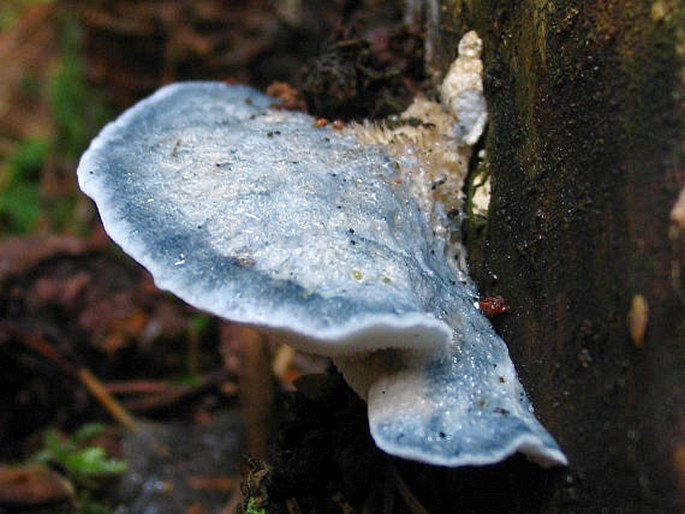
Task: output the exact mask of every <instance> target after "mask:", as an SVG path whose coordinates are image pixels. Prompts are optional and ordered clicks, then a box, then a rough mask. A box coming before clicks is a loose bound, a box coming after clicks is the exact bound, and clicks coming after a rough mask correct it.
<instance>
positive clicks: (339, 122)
mask: <svg viewBox="0 0 685 514" xmlns="http://www.w3.org/2000/svg"><path fill="white" fill-rule="evenodd" d="M344 128H345V122H344V121H343V120H335V121H334V122H333V130H342V129H344Z"/></svg>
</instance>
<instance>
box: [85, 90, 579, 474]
mask: <svg viewBox="0 0 685 514" xmlns="http://www.w3.org/2000/svg"><path fill="white" fill-rule="evenodd" d="M272 103H273V100H272V99H270V98H268V97H266V96H264V95H262V94H260V93H258V92H256V91H254V90H252V89H249V88H245V87H237V86H226V85H223V84H218V83H185V84H178V85H172V86H168V87H165V88H163V89H161V90H160V91H158V92H157V93H155V94H154V95H153V96H151V97H150V98H148V99H147V100H144V101H142V102H141V103H139V104H138V105H136V106H135V107H133V108H132V109H130V110H129V111H127V112H126V113H125V114H123V115H122V116H121V117H120V118H119V119H118V120H116V121H115V122H113V123H111V124H110V125H108V126H107V127H106V128H105V129H104V130H103V131H102V133H101V134H100V135H99V136H98V137H97V138H96V139H95V140H94V141H93V143H92V144H91V146H90V148H89V150H88V151H87V152H86V153H85V154H84V156H83V158H82V160H81V163H80V165H79V169H78V176H79V183H80V185H81V188H82V189H83V190H84V191H85V192H86V193H87V194H88V195H89V196H91V197H92V198H93V199H94V200H95V202H96V203H97V205H98V209H99V211H100V215H101V217H102V221H103V223H104V225H105V228H106V230H107V232H108V233H109V234H110V236H111V237H112V238H113V239H114V240H115V241H116V242H117V243H118V244H119V245H121V246H122V248H123V249H124V250H125V251H126V252H128V253H129V254H130V255H132V256H133V257H134V258H135V259H136V260H138V261H139V262H140V263H142V264H143V265H144V266H145V267H147V268H148V269H149V270H150V272H151V273H152V275H153V276H154V278H155V281H156V282H157V284H158V285H159V286H160V287H161V288H163V289H168V290H170V291H172V292H173V293H175V294H176V295H178V296H179V297H180V298H182V299H183V300H185V301H187V302H188V303H190V304H192V305H194V306H196V307H199V308H201V309H204V310H207V311H209V312H212V313H214V314H217V315H219V316H222V317H224V318H227V319H229V320H233V321H236V322H240V323H244V324H246V325H250V326H253V327H257V328H259V329H262V330H265V331H269V332H273V333H277V334H279V335H280V336H281V337H283V338H285V339H286V340H287V341H288V342H290V343H291V344H292V345H294V346H295V347H297V348H299V349H302V350H306V351H311V352H316V353H319V354H323V355H328V356H331V357H333V358H334V359H335V362H336V363H337V364H338V365H339V366H340V368H341V369H342V371H343V373H344V374H345V377H346V378H347V379H348V381H350V383H351V385H352V386H353V387H354V388H355V389H356V390H357V391H358V392H359V393H360V395H362V396H363V397H365V398H366V399H367V401H368V405H369V423H370V427H371V432H372V435H373V437H374V439H375V441H376V443H377V444H378V446H379V447H380V448H382V449H383V450H385V451H387V452H388V453H391V454H394V455H398V456H403V457H407V458H411V459H415V460H419V461H423V462H427V463H433V464H441V465H448V466H459V465H468V464H487V463H492V462H497V461H499V460H501V459H503V458H505V457H507V456H509V455H511V454H512V453H514V452H516V451H521V452H523V453H525V454H526V455H528V456H529V457H530V458H532V459H534V460H536V461H538V462H540V463H541V464H543V465H554V464H564V463H565V462H566V458H565V457H564V455H563V453H562V452H561V451H560V450H559V448H558V446H557V445H556V443H555V441H554V440H553V439H552V437H551V436H550V435H549V434H548V433H547V432H546V431H545V429H544V428H543V427H542V425H540V423H539V422H538V421H537V420H536V418H535V417H534V415H533V412H532V407H531V405H530V402H529V401H528V399H527V397H526V395H525V393H524V391H523V388H522V386H521V384H520V382H519V381H518V378H517V376H516V372H515V370H514V366H513V364H512V362H511V360H510V358H509V355H508V351H507V348H506V346H505V344H504V342H503V341H502V340H501V339H500V338H499V337H498V336H497V335H496V334H495V332H494V331H493V329H492V327H491V326H490V324H489V322H488V321H487V319H485V318H484V317H483V316H482V315H481V313H480V312H479V311H478V310H477V309H476V308H475V307H474V302H475V300H476V297H475V293H474V288H473V286H472V284H471V283H470V282H469V281H468V279H467V277H465V276H462V277H457V274H455V271H454V269H453V268H452V267H451V266H450V265H448V263H447V259H446V258H445V253H446V248H447V247H448V240H447V239H448V238H447V237H446V236H445V233H444V232H445V231H444V230H443V231H441V230H436V227H437V226H438V225H439V226H442V225H441V223H442V221H440V220H441V219H443V218H442V216H443V214H444V208H443V207H440V206H439V205H437V204H436V205H437V206H436V207H431V208H430V209H428V208H427V207H426V205H428V204H427V203H426V202H425V199H423V200H420V201H419V202H417V201H416V200H415V199H414V198H413V197H412V195H411V194H410V189H412V187H411V182H412V180H407V176H411V170H413V169H418V168H420V166H421V164H420V163H419V159H418V157H417V156H416V155H415V154H414V153H412V152H406V153H402V152H399V153H398V152H390V154H392V155H389V154H388V152H386V151H385V150H384V149H383V147H381V146H378V145H375V146H369V145H368V144H364V143H362V142H361V141H360V140H359V139H358V138H357V137H355V136H354V135H350V134H340V133H339V132H335V131H333V130H331V129H329V128H315V127H314V120H313V119H312V118H310V117H309V116H306V115H303V114H301V113H292V112H286V111H281V110H276V109H272V108H270V105H271V104H272ZM398 170H404V171H398ZM407 170H409V175H407V173H406V172H407ZM441 209H442V210H441ZM427 210H430V212H426V211H427ZM436 213H437V214H436ZM436 220H438V221H437V222H436ZM436 223H437V225H436ZM443 228H444V227H443Z"/></svg>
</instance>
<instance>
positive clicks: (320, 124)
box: [314, 118, 328, 128]
mask: <svg viewBox="0 0 685 514" xmlns="http://www.w3.org/2000/svg"><path fill="white" fill-rule="evenodd" d="M326 125H328V120H327V119H326V118H316V119H315V120H314V128H324V127H325V126H326Z"/></svg>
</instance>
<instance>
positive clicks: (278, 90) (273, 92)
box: [266, 82, 304, 111]
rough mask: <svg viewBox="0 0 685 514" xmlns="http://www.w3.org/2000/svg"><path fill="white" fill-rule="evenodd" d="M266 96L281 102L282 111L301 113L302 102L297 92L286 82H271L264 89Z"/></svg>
mask: <svg viewBox="0 0 685 514" xmlns="http://www.w3.org/2000/svg"><path fill="white" fill-rule="evenodd" d="M266 94H267V95H269V96H270V97H272V98H276V99H278V100H280V101H281V105H282V107H283V108H284V109H286V110H289V111H301V110H302V109H303V107H304V102H303V101H302V99H301V98H300V94H299V93H298V91H297V90H296V89H295V88H293V87H292V86H291V85H290V84H288V83H287V82H272V83H271V84H270V85H269V87H267V88H266Z"/></svg>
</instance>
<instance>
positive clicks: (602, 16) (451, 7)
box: [434, 0, 685, 512]
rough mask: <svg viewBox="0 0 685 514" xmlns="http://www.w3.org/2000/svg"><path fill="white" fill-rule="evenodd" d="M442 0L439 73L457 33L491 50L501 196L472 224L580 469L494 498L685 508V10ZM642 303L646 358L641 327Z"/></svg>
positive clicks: (513, 478)
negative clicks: (469, 33) (637, 337)
mask: <svg viewBox="0 0 685 514" xmlns="http://www.w3.org/2000/svg"><path fill="white" fill-rule="evenodd" d="M442 4H443V6H446V7H447V9H445V10H443V19H442V20H441V23H440V26H441V27H442V36H441V38H442V39H439V40H438V42H439V44H438V45H437V48H438V52H437V54H436V55H435V56H434V63H435V64H436V66H437V67H443V66H444V61H446V60H447V59H446V57H445V56H446V55H447V54H448V53H449V52H453V51H454V50H453V49H454V46H455V45H456V41H445V37H449V34H452V33H454V34H457V35H458V34H461V33H463V31H464V30H465V29H467V28H474V29H476V30H477V31H478V33H479V34H480V35H481V37H482V38H483V40H484V57H483V59H484V64H485V70H486V78H485V87H486V96H487V98H488V105H489V111H490V122H489V130H488V135H487V141H486V149H487V155H488V161H489V165H490V168H491V172H492V179H493V195H492V200H491V203H490V210H489V215H488V218H487V223H486V225H485V227H484V228H483V227H482V226H481V227H479V226H477V224H471V225H469V227H468V230H467V235H468V237H469V240H468V243H469V250H470V252H471V256H472V262H471V266H472V272H473V273H474V274H475V276H476V278H477V280H478V282H479V284H480V288H481V293H482V294H483V295H487V296H491V295H495V294H498V295H502V296H504V297H505V298H506V299H507V301H508V304H509V306H510V312H509V313H508V314H506V315H504V316H502V317H501V318H499V319H498V320H497V321H496V327H497V329H498V330H499V332H500V333H501V334H502V336H503V337H504V339H505V340H506V341H507V342H508V344H509V348H510V350H511V353H512V357H513V359H514V362H516V364H517V367H518V370H519V374H520V376H521V379H522V381H523V383H524V385H525V386H526V389H527V390H528V392H529V394H530V396H531V398H532V400H533V403H534V404H535V406H536V409H537V414H538V416H539V418H540V419H541V420H542V422H543V423H544V424H545V425H546V426H547V427H548V428H549V430H550V431H551V432H552V433H553V434H554V436H555V437H556V438H557V439H558V441H559V443H560V445H561V446H562V448H563V449H564V450H565V452H567V455H568V457H569V459H570V462H571V465H570V467H569V469H568V470H566V471H563V472H560V471H556V472H552V473H551V474H546V473H542V472H536V478H535V479H534V482H535V483H530V482H529V483H526V480H525V479H523V478H521V476H520V475H521V473H530V469H529V468H528V467H526V466H524V465H523V464H521V463H519V464H518V465H517V464H516V463H514V464H511V463H509V464H507V465H506V466H504V467H501V468H500V470H499V471H498V472H496V473H494V476H493V481H494V482H495V483H499V484H500V485H499V486H495V485H493V486H489V489H490V490H493V491H494V494H497V491H498V490H499V491H506V494H512V491H511V489H512V486H511V484H512V483H515V484H521V486H522V487H533V488H536V489H538V491H536V492H532V491H519V492H515V493H513V494H515V496H516V497H518V498H519V499H521V498H524V499H525V502H523V503H522V502H519V503H517V504H515V505H513V508H512V510H517V509H518V510H522V511H531V510H539V511H545V512H567V511H585V510H586V509H589V508H591V507H610V508H620V509H622V511H623V512H633V511H639V512H646V511H658V512H663V511H677V510H680V509H683V508H685V306H684V305H683V298H684V297H683V289H682V286H683V284H682V281H681V279H680V278H679V277H681V276H682V273H680V270H681V268H682V265H683V262H682V260H681V257H682V248H681V246H682V238H680V237H679V234H678V231H677V230H676V229H674V228H673V227H671V226H670V221H669V213H670V210H671V208H672V206H673V205H674V203H675V201H676V198H677V196H678V192H679V190H680V187H681V185H682V184H683V179H684V174H683V167H682V149H683V141H684V138H683V124H682V121H683V108H682V103H681V102H682V96H681V95H682V94H683V93H684V92H685V88H684V87H683V83H682V78H681V77H682V76H683V75H682V73H683V70H684V68H683V53H684V50H683V45H685V35H684V34H685V3H683V2H682V1H673V2H669V1H658V2H654V3H653V4H650V3H649V2H642V1H637V0H628V1H620V2H619V1H612V0H609V1H605V2H590V1H585V2H583V1H560V2H544V1H534V0H523V1H520V2H498V1H494V0H481V1H473V2H471V1H464V2H458V3H456V4H455V2H453V1H447V2H442ZM457 39H458V38H457ZM679 52H680V53H679ZM637 294H640V295H643V296H644V297H645V298H646V299H647V302H648V304H649V324H648V330H647V335H646V339H645V341H644V345H643V347H642V348H639V347H638V346H639V345H636V344H635V343H634V342H633V341H632V340H631V337H630V333H629V330H628V327H627V321H626V316H627V313H628V311H629V309H630V305H631V301H632V298H633V297H634V296H635V295H637ZM481 474H482V472H479V476H480V475H481ZM456 476H457V474H453V475H452V478H450V479H449V480H451V481H455V480H461V478H459V479H457V478H455V477H456ZM504 484H507V485H504ZM498 487H501V489H498ZM455 501H457V500H456V499H455Z"/></svg>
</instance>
